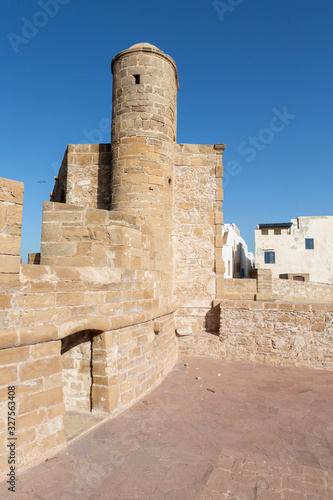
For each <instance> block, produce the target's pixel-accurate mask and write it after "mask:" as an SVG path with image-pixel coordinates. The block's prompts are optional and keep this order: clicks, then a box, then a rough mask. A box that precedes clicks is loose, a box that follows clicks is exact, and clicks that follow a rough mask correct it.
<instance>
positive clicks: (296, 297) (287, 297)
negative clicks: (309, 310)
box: [273, 279, 333, 304]
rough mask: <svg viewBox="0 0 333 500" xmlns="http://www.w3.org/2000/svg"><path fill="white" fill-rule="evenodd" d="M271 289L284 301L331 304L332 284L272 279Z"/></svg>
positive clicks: (332, 296)
mask: <svg viewBox="0 0 333 500" xmlns="http://www.w3.org/2000/svg"><path fill="white" fill-rule="evenodd" d="M273 290H274V291H275V292H276V294H277V298H278V300H283V301H286V302H302V303H304V302H305V303H310V304H311V303H321V304H322V303H325V304H326V303H327V304H333V285H329V284H328V283H314V282H313V281H293V280H285V279H273Z"/></svg>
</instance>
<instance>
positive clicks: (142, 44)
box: [130, 42, 162, 52]
mask: <svg viewBox="0 0 333 500" xmlns="http://www.w3.org/2000/svg"><path fill="white" fill-rule="evenodd" d="M139 48H147V49H148V48H150V49H155V50H158V51H159V52H162V51H161V50H160V49H159V48H158V47H156V45H152V44H151V43H148V42H142V43H136V44H135V45H132V46H131V47H130V49H139Z"/></svg>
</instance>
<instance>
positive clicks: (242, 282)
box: [224, 278, 257, 300]
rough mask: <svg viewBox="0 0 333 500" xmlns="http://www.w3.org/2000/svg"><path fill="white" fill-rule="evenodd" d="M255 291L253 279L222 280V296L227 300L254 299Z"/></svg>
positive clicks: (255, 286) (255, 283) (255, 282)
mask: <svg viewBox="0 0 333 500" xmlns="http://www.w3.org/2000/svg"><path fill="white" fill-rule="evenodd" d="M256 292H257V281H256V280H255V279H238V278H234V279H226V280H224V298H225V299H227V300H254V299H255V296H256Z"/></svg>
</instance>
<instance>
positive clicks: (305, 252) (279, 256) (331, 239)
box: [255, 216, 333, 284]
mask: <svg viewBox="0 0 333 500" xmlns="http://www.w3.org/2000/svg"><path fill="white" fill-rule="evenodd" d="M255 262H256V267H257V268H263V269H271V271H272V275H273V278H279V277H280V278H287V279H293V280H298V281H308V280H310V281H315V282H320V283H330V284H333V216H322V217H298V218H297V219H291V220H290V222H285V223H277V224H259V225H258V226H257V229H256V231H255Z"/></svg>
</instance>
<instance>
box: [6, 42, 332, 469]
mask: <svg viewBox="0 0 333 500" xmlns="http://www.w3.org/2000/svg"><path fill="white" fill-rule="evenodd" d="M111 67H112V72H113V82H114V83H113V106H112V136H111V143H110V144H79V145H73V144H72V145H68V147H67V150H66V152H65V155H64V159H63V161H62V165H61V168H60V171H59V174H58V176H57V177H56V182H55V186H54V190H53V193H52V195H51V201H50V202H44V205H43V217H42V238H41V252H40V260H39V258H38V256H36V255H34V256H32V259H31V261H32V262H34V263H37V262H40V264H39V265H34V264H28V265H21V264H20V237H21V222H22V207H23V184H22V183H19V182H16V181H10V180H7V179H0V243H1V244H0V313H1V315H0V394H1V398H0V412H1V423H0V476H2V475H4V474H6V473H7V472H8V462H7V458H8V457H7V455H8V453H7V449H6V440H7V437H8V436H7V427H6V420H7V410H8V405H7V401H8V400H7V393H8V386H11V387H12V386H15V390H16V415H17V434H16V437H17V460H18V461H17V464H16V465H17V466H18V467H20V468H21V467H23V466H28V465H30V464H32V463H33V462H34V461H36V460H38V459H42V458H45V457H46V456H48V455H52V454H53V453H55V452H56V451H57V450H58V449H59V448H61V447H63V446H65V431H64V414H65V412H66V411H68V410H73V409H74V410H80V411H92V412H98V413H101V414H105V415H107V414H111V415H116V414H117V413H119V412H120V411H122V410H123V409H125V408H127V407H128V406H129V405H131V404H133V403H134V402H135V401H137V400H138V398H140V397H142V396H143V395H144V394H145V393H146V392H147V391H149V390H151V389H152V388H153V387H155V386H156V385H157V384H158V383H159V382H160V381H161V380H162V379H163V378H164V377H165V376H166V374H167V373H168V371H169V370H170V369H171V368H172V367H173V365H174V363H175V361H176V359H177V356H178V347H179V348H180V350H181V352H188V353H191V354H199V355H206V356H210V355H212V356H215V357H222V356H230V357H237V358H240V359H251V360H254V361H259V362H269V363H280V364H284V363H286V362H290V363H292V364H297V365H298V364H301V365H302V366H315V367H324V368H331V367H332V364H331V358H330V353H329V346H331V345H332V340H333V339H332V335H333V328H332V311H331V309H330V306H329V301H330V300H331V299H330V297H331V296H330V295H329V294H328V292H327V289H326V288H325V289H324V288H323V287H320V286H317V288H316V293H318V297H319V299H320V300H322V301H324V300H325V301H326V300H327V304H328V305H326V306H320V305H319V304H318V305H317V306H316V307H315V306H314V305H307V306H304V307H305V308H302V307H303V306H302V304H298V305H297V306H296V305H292V304H279V302H278V300H281V299H283V297H288V299H292V300H293V302H296V299H297V298H301V300H302V301H304V299H306V300H308V301H309V302H310V301H311V302H313V300H312V298H311V293H313V292H314V290H315V289H314V286H312V288H311V285H312V284H311V283H306V284H304V283H297V286H303V288H302V289H301V288H300V289H299V290H302V293H299V294H298V292H297V290H298V289H297V287H296V285H294V283H293V284H290V286H289V284H288V283H286V281H287V280H284V283H283V285H281V286H280V288H279V286H275V282H274V280H272V276H271V275H270V274H269V272H267V270H261V269H257V270H254V272H253V276H252V279H249V280H224V278H223V275H224V264H223V260H222V247H223V237H222V224H223V213H222V202H223V189H222V177H223V167H222V156H223V152H224V148H225V146H224V145H223V144H215V145H194V144H177V142H176V117H177V104H176V98H177V90H178V75H177V68H176V65H175V63H174V61H173V60H172V59H171V58H170V57H169V56H167V55H166V54H164V53H163V52H161V51H160V50H159V49H157V48H156V47H154V46H152V45H149V44H138V45H135V46H133V47H131V48H130V49H128V50H125V51H123V52H121V53H120V54H118V55H117V56H116V57H115V58H114V59H113V61H112V66H111ZM281 281H282V280H281ZM279 285H280V284H279ZM283 287H284V288H283ZM228 299H229V300H228ZM230 301H231V302H230ZM271 304H273V305H272V307H270V305H271ZM277 304H278V305H277ZM323 307H324V308H323ZM299 323H300V324H301V325H302V326H301V327H299V326H297V325H298V324H299ZM272 325H273V326H272ZM282 326H283V327H282ZM185 327H186V328H185ZM184 329H185V330H186V329H187V333H188V332H191V331H192V332H196V331H199V332H202V331H204V330H205V331H206V332H205V333H204V334H202V335H201V336H200V335H199V336H198V335H195V333H193V334H192V335H190V336H187V337H181V336H180V334H181V332H182V330H184ZM175 331H177V333H178V338H177V337H176V336H175ZM302 339H303V340H302ZM273 341H274V342H273ZM263 349H266V350H265V351H263Z"/></svg>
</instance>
